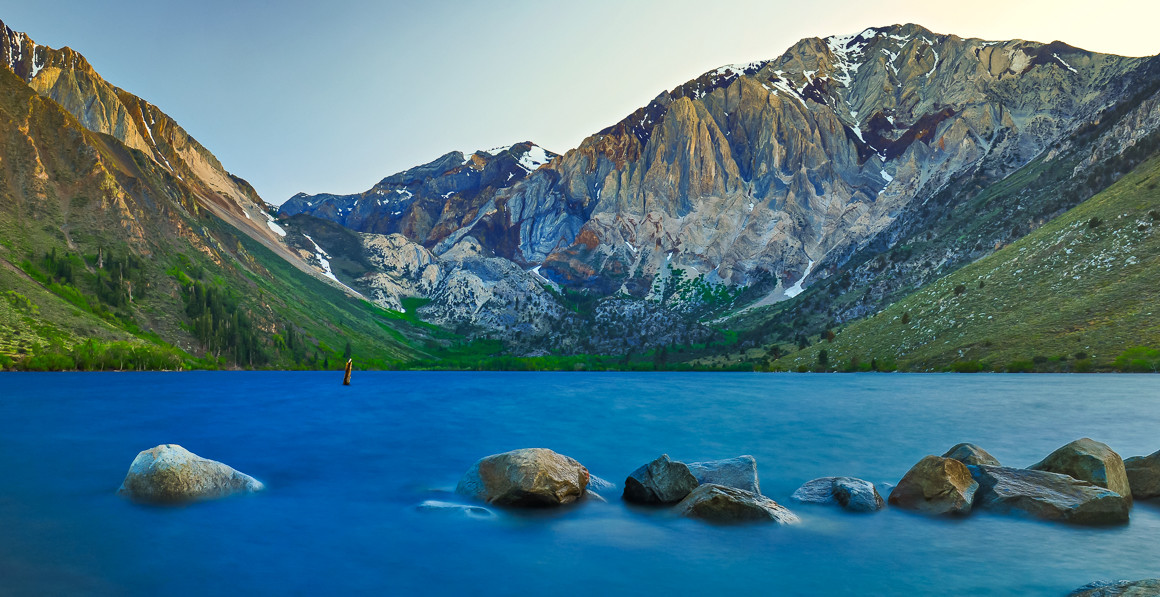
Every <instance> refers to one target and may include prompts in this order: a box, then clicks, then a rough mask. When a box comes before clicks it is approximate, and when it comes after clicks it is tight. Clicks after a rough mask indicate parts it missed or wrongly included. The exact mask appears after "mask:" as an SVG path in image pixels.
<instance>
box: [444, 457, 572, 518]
mask: <svg viewBox="0 0 1160 597" xmlns="http://www.w3.org/2000/svg"><path fill="white" fill-rule="evenodd" d="M588 479H589V475H588V469H587V468H585V467H584V466H583V465H581V464H580V463H579V462H576V461H575V460H574V459H572V458H569V457H567V456H564V455H562V454H557V453H555V452H553V451H551V450H548V449H545V448H525V449H522V450H512V451H511V452H504V453H503V454H493V455H491V456H488V457H486V458H482V459H480V460H479V461H478V462H476V463H475V464H473V465H472V466H471V468H470V469H468V470H467V472H466V473H464V474H463V477H462V478H460V480H459V484H458V485H457V486H456V487H455V493H458V494H460V495H465V496H468V497H472V498H475V499H478V500H482V501H484V502H487V503H489V504H496V505H500V506H525V507H537V506H559V505H562V504H569V503H572V502H574V501H576V500H578V499H580V498H581V497H583V496H584V494H585V490H586V489H587V487H588Z"/></svg>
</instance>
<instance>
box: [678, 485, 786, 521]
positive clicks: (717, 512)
mask: <svg viewBox="0 0 1160 597" xmlns="http://www.w3.org/2000/svg"><path fill="white" fill-rule="evenodd" d="M674 509H675V510H676V512H677V513H678V514H680V515H681V516H687V517H689V518H700V519H702V520H707V521H709V522H719V523H730V522H750V521H752V522H776V523H778V524H791V523H795V522H799V521H800V519H798V517H797V516H796V515H795V514H794V513H793V512H790V511H789V510H786V509H785V508H783V507H782V506H781V505H780V504H778V503H777V502H775V501H773V500H771V499H769V498H767V497H765V496H762V495H759V494H756V493H752V492H749V491H744V490H741V489H737V488H735V487H726V486H724V485H714V484H712V483H710V484H707V485H701V486H700V487H697V488H696V489H694V490H693V492H692V493H690V494H689V495H688V496H686V497H685V499H683V500H681V501H680V503H678V504H677V505H676V506H675V508H674Z"/></svg>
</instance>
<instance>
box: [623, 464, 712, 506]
mask: <svg viewBox="0 0 1160 597" xmlns="http://www.w3.org/2000/svg"><path fill="white" fill-rule="evenodd" d="M697 485H698V483H697V478H696V477H694V476H693V473H691V472H689V467H688V466H686V465H685V464H684V463H683V462H676V461H673V460H669V455H668V454H661V455H660V457H659V458H657V459H656V460H653V461H652V462H650V463H648V464H646V465H643V466H641V467H640V468H638V469H636V470H635V471H633V472H632V474H631V475H629V476H628V478H627V479H625V480H624V499H625V500H626V501H629V502H635V503H638V504H673V503H676V502H679V501H681V500H683V499H685V496H687V495H689V493H691V492H692V491H693V490H694V489H696V488H697Z"/></svg>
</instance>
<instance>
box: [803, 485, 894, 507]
mask: <svg viewBox="0 0 1160 597" xmlns="http://www.w3.org/2000/svg"><path fill="white" fill-rule="evenodd" d="M792 497H793V499H795V500H797V501H799V502H802V503H807V504H834V503H836V504H838V505H839V506H841V507H842V508H845V509H846V510H849V511H851V512H876V511H878V510H881V509H882V507H883V506H885V505H886V502H885V501H884V500H883V499H882V496H881V495H879V494H878V490H877V489H875V488H874V484H873V483H871V482H869V481H863V480H862V479H856V478H854V477H822V478H821V479H814V480H813V481H810V482H808V483H806V484H805V485H802V486H801V487H800V488H798V490H797V491H795V492H794V493H793V496H792Z"/></svg>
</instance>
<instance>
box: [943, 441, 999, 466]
mask: <svg viewBox="0 0 1160 597" xmlns="http://www.w3.org/2000/svg"><path fill="white" fill-rule="evenodd" d="M942 457H943V458H954V459H955V460H958V461H959V462H961V463H963V464H985V465H988V466H1001V465H1000V464H999V460H998V459H997V458H995V457H994V456H991V454H990V453H989V452H987V451H986V450H984V449H982V448H980V447H979V446H976V445H975V444H959V445H957V446H955V447H953V448H951V449H950V450H947V453H946V454H943V455H942Z"/></svg>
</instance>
